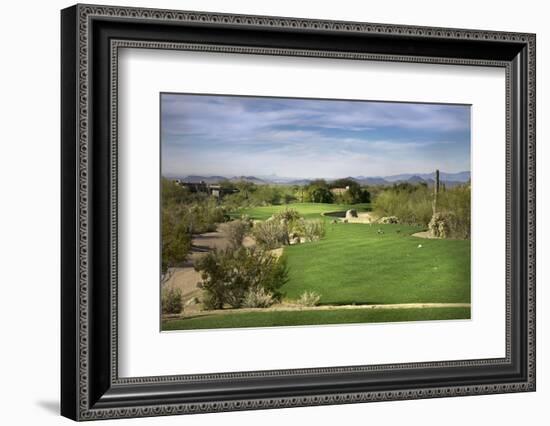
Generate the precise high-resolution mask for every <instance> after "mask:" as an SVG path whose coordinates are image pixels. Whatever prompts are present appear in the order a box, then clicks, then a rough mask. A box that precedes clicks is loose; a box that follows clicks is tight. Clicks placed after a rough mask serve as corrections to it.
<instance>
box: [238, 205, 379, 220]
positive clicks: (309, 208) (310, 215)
mask: <svg viewBox="0 0 550 426" xmlns="http://www.w3.org/2000/svg"><path fill="white" fill-rule="evenodd" d="M285 209H295V210H298V213H300V215H302V216H303V217H305V218H306V219H315V218H320V217H321V213H325V212H334V211H344V210H348V209H355V210H357V211H366V210H370V204H368V203H365V204H354V205H352V206H350V205H346V204H323V203H292V204H285V205H280V206H265V207H251V208H248V209H242V210H240V211H238V212H233V213H231V214H230V216H233V217H239V216H241V215H242V214H246V215H248V216H250V218H251V219H256V220H265V219H268V218H269V217H270V216H272V215H273V214H274V213H276V212H279V211H281V210H285Z"/></svg>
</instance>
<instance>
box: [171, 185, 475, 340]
mask: <svg viewBox="0 0 550 426" xmlns="http://www.w3.org/2000/svg"><path fill="white" fill-rule="evenodd" d="M216 189H217V190H218V189H219V191H220V192H219V194H218V195H216V196H214V195H213V194H211V193H208V192H205V191H192V190H190V189H189V188H188V187H186V186H184V185H179V184H177V183H174V181H172V180H169V179H164V178H163V180H162V187H161V190H162V212H161V220H162V265H161V266H162V271H161V272H162V277H163V283H164V284H163V285H162V290H161V295H162V312H163V315H164V320H163V329H166V330H168V329H187V328H209V327H246V326H261V325H279V324H287V323H288V324H291V325H292V324H295V325H299V324H305V323H308V324H309V323H311V324H316V323H322V324H325V323H331V322H342V323H346V322H356V321H363V320H365V321H371V322H376V321H391V320H396V321H397V320H400V319H402V320H406V319H407V318H411V319H435V318H439V319H443V318H450V317H452V318H466V317H468V316H469V307H468V306H469V305H468V304H469V302H470V287H469V285H470V283H469V273H470V263H469V262H470V260H469V256H470V246H469V241H468V238H469V237H470V184H469V182H467V183H461V184H457V185H453V186H452V187H448V188H446V187H445V185H444V184H441V185H440V186H439V188H438V190H437V191H436V189H435V184H433V185H428V184H427V183H425V182H397V183H394V184H391V185H388V184H384V185H369V186H366V185H364V184H360V183H358V182H356V181H355V180H354V179H351V178H343V179H337V180H333V181H326V180H323V179H318V180H313V181H310V182H305V183H303V184H256V183H253V182H248V181H244V180H243V181H237V182H229V181H227V182H226V181H222V182H220V183H219V184H218V185H217V186H216ZM421 234H425V236H428V237H429V238H423V239H421V238H418V237H417V235H418V236H420V235H421ZM211 240H215V241H218V242H219V244H218V246H216V245H212V246H209V245H208V244H210V243H209V241H211ZM205 242H206V243H205ZM202 244H207V245H206V246H203V245H202ZM178 271H183V272H185V271H188V272H185V273H186V274H191V275H192V274H196V275H193V276H194V277H196V278H195V281H196V284H195V285H194V286H193V288H192V289H191V290H188V291H187V293H186V292H182V291H181V290H179V289H178V288H177V286H176V287H174V285H173V283H174V282H175V281H174V277H173V274H174V273H175V272H178ZM415 303H416V304H423V303H435V304H438V303H440V304H443V305H445V304H463V305H464V306H462V305H461V306H460V307H458V306H457V307H454V306H446V305H445V306H444V307H439V308H433V307H430V308H429V309H423V310H418V309H413V308H411V309H407V312H406V313H404V312H401V311H398V310H392V311H391V312H384V313H382V312H380V311H377V312H374V311H368V312H367V311H365V312H363V311H359V312H358V311H357V310H356V309H350V308H349V306H352V307H354V306H355V307H358V308H360V307H368V306H370V305H376V306H378V305H381V306H383V305H385V304H388V305H392V304H415ZM339 307H347V308H346V309H339ZM316 309H322V310H321V311H316ZM281 310H283V311H284V312H283V311H281ZM285 310H286V311H285ZM311 310H313V311H311ZM422 312H424V315H423V314H422Z"/></svg>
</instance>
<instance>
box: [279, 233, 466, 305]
mask: <svg viewBox="0 0 550 426" xmlns="http://www.w3.org/2000/svg"><path fill="white" fill-rule="evenodd" d="M378 230H381V231H383V234H379V233H378ZM419 230H420V229H419V228H416V227H411V226H405V225H372V226H371V225H365V224H344V223H338V224H331V223H328V222H327V235H326V237H325V238H324V239H323V240H321V241H318V242H313V243H307V244H300V245H295V246H289V247H285V251H284V253H285V257H286V259H287V263H288V266H289V275H290V276H289V282H288V283H287V284H285V286H284V287H283V290H284V292H285V293H286V296H285V297H286V298H288V299H297V298H298V297H300V295H301V294H302V293H303V292H304V291H306V290H309V291H315V292H317V293H319V294H320V295H321V300H320V303H321V304H353V303H356V304H385V303H421V302H434V303H435V302H448V303H459V302H461V303H469V302H470V241H469V240H428V239H421V238H417V237H413V236H411V235H410V234H412V233H414V232H417V231H419ZM398 231H399V232H398ZM419 245H422V247H419Z"/></svg>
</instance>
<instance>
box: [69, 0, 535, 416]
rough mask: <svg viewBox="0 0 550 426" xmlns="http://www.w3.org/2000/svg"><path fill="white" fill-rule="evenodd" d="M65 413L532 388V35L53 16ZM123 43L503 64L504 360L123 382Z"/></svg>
mask: <svg viewBox="0 0 550 426" xmlns="http://www.w3.org/2000/svg"><path fill="white" fill-rule="evenodd" d="M61 28H62V31H61V36H62V40H61V50H62V75H61V82H62V84H61V86H62V93H61V99H62V119H61V129H62V141H61V142H62V143H61V145H62V146H61V159H62V183H61V190H62V218H61V221H62V235H61V237H62V283H61V309H62V311H61V320H62V329H61V333H62V342H61V345H62V347H61V353H62V359H61V366H62V375H61V385H62V389H61V413H62V415H64V416H66V417H69V418H71V419H74V420H93V419H105V418H120V417H140V416H159V415H170V414H187V413H205V412H215V411H230V410H248V409H264V408H278V407H293V406H308V405H322V404H344V403H356V402H368V401H381V400H400V399H415V398H435V397H444V396H465V395H477V394H490V393H504V392H520V391H534V390H535V35H534V34H522V33H509V32H493V31H478V30H463V29H449V28H426V27H413V26H402V25H386V24H369V23H358V22H335V21H321V20H308V19H293V18H279V17H265V16H243V15H228V14H215V13H201V12H183V11H168V10H154V9H135V8H126V7H104V6H95V5H76V6H73V7H70V8H67V9H64V10H63V11H62V13H61ZM121 47H134V48H147V49H186V50H198V51H216V52H231V53H242V54H246V53H254V54H262V55H275V56H310V57H318V58H341V59H353V60H370V61H380V60H384V61H397V62H422V63H430V64H432V63H433V64H454V65H463V66H469V65H484V66H492V67H501V68H504V69H505V71H506V125H507V129H506V139H507V141H506V143H507V154H506V157H507V158H506V162H507V164H506V198H507V200H506V204H507V212H506V356H505V357H504V358H497V359H479V360H460V361H445V362H443V361H442V362H430V363H410V364H386V365H371V366H369V365H364V366H326V368H315V369H301V370H272V371H253V372H242V373H219V374H204V375H192V376H190V375H182V376H160V377H135V378H120V377H119V376H118V364H117V363H118V357H117V342H118V340H117V337H118V327H117V226H118V224H117V215H116V205H117V204H116V203H117V128H116V118H117V87H118V86H117V85H118V79H117V58H118V56H117V54H118V49H119V48H121Z"/></svg>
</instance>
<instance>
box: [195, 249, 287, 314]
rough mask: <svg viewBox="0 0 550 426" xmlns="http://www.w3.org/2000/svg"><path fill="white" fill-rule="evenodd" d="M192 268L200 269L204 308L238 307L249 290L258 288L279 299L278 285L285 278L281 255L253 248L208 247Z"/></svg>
mask: <svg viewBox="0 0 550 426" xmlns="http://www.w3.org/2000/svg"><path fill="white" fill-rule="evenodd" d="M195 269H196V270H197V271H199V272H200V273H201V279H202V281H201V282H200V283H199V287H200V288H202V289H204V291H205V296H204V298H203V304H204V306H205V307H206V308H207V309H222V308H223V307H224V305H229V306H231V307H233V308H239V307H241V306H242V304H243V302H244V299H245V296H246V295H247V293H248V292H249V291H250V290H256V289H260V288H261V289H263V290H264V291H265V292H266V293H270V294H271V295H272V297H273V298H274V300H279V299H280V297H281V296H282V293H281V292H280V288H281V287H282V286H283V285H284V284H285V283H286V282H287V281H288V268H287V266H286V262H285V260H284V258H276V257H275V256H273V255H272V254H271V253H269V252H267V251H265V250H259V249H254V248H245V247H239V248H236V249H235V248H231V247H230V248H227V249H225V250H214V251H211V252H209V253H208V254H207V255H206V256H204V257H202V258H200V259H199V260H198V261H197V262H196V264H195Z"/></svg>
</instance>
